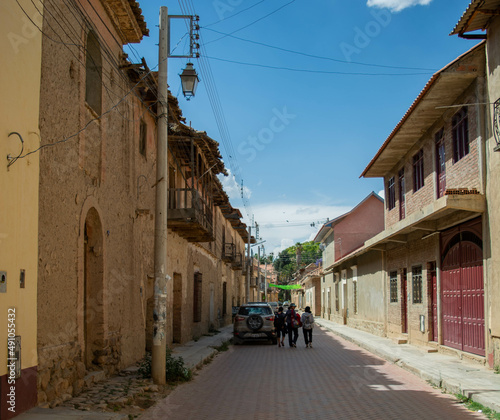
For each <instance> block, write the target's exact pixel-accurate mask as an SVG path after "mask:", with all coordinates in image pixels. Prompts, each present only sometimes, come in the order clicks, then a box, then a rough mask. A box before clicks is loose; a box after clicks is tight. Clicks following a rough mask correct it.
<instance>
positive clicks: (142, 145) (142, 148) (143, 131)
mask: <svg viewBox="0 0 500 420" xmlns="http://www.w3.org/2000/svg"><path fill="white" fill-rule="evenodd" d="M146 147H147V126H146V123H145V122H144V121H143V120H141V123H140V126H139V153H140V154H141V155H142V156H144V157H146Z"/></svg>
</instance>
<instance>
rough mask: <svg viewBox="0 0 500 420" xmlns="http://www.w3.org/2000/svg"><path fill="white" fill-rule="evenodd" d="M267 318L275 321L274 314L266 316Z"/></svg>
mask: <svg viewBox="0 0 500 420" xmlns="http://www.w3.org/2000/svg"><path fill="white" fill-rule="evenodd" d="M266 319H267V320H268V321H274V316H273V315H271V316H266Z"/></svg>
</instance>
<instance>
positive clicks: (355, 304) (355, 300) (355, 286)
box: [352, 281, 358, 314]
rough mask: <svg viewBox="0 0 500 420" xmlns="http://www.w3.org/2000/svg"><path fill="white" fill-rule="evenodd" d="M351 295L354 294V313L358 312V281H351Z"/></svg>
mask: <svg viewBox="0 0 500 420" xmlns="http://www.w3.org/2000/svg"><path fill="white" fill-rule="evenodd" d="M352 288H353V295H354V313H355V314H357V313H358V282H357V281H353V282H352Z"/></svg>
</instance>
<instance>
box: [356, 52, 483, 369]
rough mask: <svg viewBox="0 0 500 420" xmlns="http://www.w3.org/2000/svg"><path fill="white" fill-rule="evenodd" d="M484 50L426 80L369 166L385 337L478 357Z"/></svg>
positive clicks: (480, 343) (373, 246) (480, 342)
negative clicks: (381, 212)
mask: <svg viewBox="0 0 500 420" xmlns="http://www.w3.org/2000/svg"><path fill="white" fill-rule="evenodd" d="M484 82H485V51H484V44H479V45H477V46H476V47H474V48H473V49H471V50H470V51H468V52H467V53H465V54H463V55H462V56H461V57H459V58H457V59H456V60H455V61H453V62H452V63H450V64H449V65H448V66H446V67H445V68H444V69H442V70H440V71H439V72H437V73H436V74H434V76H433V77H432V78H431V80H430V81H429V82H428V84H427V85H426V86H425V88H424V89H423V91H422V92H421V94H420V95H419V96H418V98H417V99H416V100H415V102H414V103H413V105H412V106H411V108H410V109H409V110H408V111H407V113H406V114H405V116H404V117H403V119H402V120H401V122H400V123H399V124H398V125H397V126H396V128H395V129H394V130H393V132H392V133H391V135H390V136H389V137H388V139H387V140H386V141H385V142H384V144H383V145H382V147H381V148H380V150H379V151H378V153H377V155H376V156H375V157H374V158H373V159H372V161H371V162H370V163H369V165H368V166H367V168H366V169H365V171H364V172H363V174H362V175H363V176H364V177H382V178H383V179H384V185H385V196H386V200H385V229H384V231H383V232H381V233H380V234H378V235H376V236H374V237H373V238H371V239H369V240H368V241H366V243H365V248H366V249H380V250H383V251H384V256H385V257H384V258H385V264H384V274H385V282H384V288H385V290H386V296H385V302H386V304H385V305H386V306H387V335H388V336H390V337H395V338H397V339H399V340H402V341H403V342H404V341H409V342H410V343H413V344H418V345H432V346H434V347H437V348H442V349H443V350H444V349H446V348H447V349H450V348H452V349H455V350H456V351H458V352H460V353H461V354H464V355H466V356H467V357H470V358H472V359H475V360H479V361H481V360H483V359H482V357H484V356H485V348H486V326H485V319H486V317H485V315H486V313H485V305H484V299H485V289H487V287H485V281H484V280H485V278H486V279H487V277H486V276H485V275H484V272H485V270H484V268H485V263H484V261H485V257H483V254H484V255H487V254H488V253H489V244H488V240H487V238H488V235H487V233H486V230H485V229H486V226H487V220H486V214H485V209H486V206H485V203H486V200H485V192H486V191H485V182H484V179H485V166H484V154H485V151H484V149H485V144H484V138H485V131H484V130H485V127H484V124H483V121H484V108H483V107H481V105H480V104H481V103H483V102H484V101H485V96H484V94H485V86H484ZM483 238H484V239H485V240H484V241H483Z"/></svg>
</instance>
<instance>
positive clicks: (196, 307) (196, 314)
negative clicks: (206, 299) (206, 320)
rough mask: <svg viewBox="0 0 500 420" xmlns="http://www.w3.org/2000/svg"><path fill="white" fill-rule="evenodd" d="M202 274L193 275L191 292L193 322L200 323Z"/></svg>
mask: <svg viewBox="0 0 500 420" xmlns="http://www.w3.org/2000/svg"><path fill="white" fill-rule="evenodd" d="M202 278H203V277H202V274H201V273H195V274H194V290H193V322H200V321H201V297H202V288H201V286H202Z"/></svg>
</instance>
